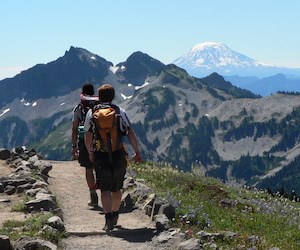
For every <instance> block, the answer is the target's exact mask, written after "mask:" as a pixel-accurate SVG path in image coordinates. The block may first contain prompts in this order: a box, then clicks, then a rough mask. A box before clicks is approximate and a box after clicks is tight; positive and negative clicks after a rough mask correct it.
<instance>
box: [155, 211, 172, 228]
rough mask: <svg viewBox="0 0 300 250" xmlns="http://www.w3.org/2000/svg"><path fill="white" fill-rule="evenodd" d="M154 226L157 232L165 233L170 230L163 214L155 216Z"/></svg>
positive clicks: (166, 218) (167, 220)
mask: <svg viewBox="0 0 300 250" xmlns="http://www.w3.org/2000/svg"><path fill="white" fill-rule="evenodd" d="M155 226H156V229H157V231H159V232H160V231H165V230H168V229H169V228H170V222H169V219H168V217H167V216H166V215H165V214H158V215H156V216H155Z"/></svg>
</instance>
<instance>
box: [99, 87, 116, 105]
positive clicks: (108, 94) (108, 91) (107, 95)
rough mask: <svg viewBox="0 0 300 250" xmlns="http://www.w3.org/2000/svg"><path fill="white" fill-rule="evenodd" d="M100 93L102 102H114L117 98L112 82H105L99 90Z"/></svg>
mask: <svg viewBox="0 0 300 250" xmlns="http://www.w3.org/2000/svg"><path fill="white" fill-rule="evenodd" d="M98 95H99V101H100V102H112V100H113V99H114V98H115V89H114V87H113V86H111V85H110V84H103V85H102V86H101V87H100V88H99V90H98Z"/></svg>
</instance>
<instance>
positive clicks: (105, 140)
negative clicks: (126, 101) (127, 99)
mask: <svg viewBox="0 0 300 250" xmlns="http://www.w3.org/2000/svg"><path fill="white" fill-rule="evenodd" d="M93 119H94V123H95V138H96V150H97V151H101V152H105V153H108V154H109V159H110V161H112V152H115V151H118V150H120V149H121V148H123V147H124V146H123V136H124V135H126V134H127V127H126V126H125V124H124V123H123V121H122V118H121V115H120V108H119V107H118V106H116V105H113V104H98V105H96V106H94V108H93Z"/></svg>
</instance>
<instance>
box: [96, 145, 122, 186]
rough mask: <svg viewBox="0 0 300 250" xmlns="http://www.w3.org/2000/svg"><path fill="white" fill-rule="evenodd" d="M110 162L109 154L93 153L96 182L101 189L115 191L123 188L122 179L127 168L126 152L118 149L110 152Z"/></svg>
mask: <svg viewBox="0 0 300 250" xmlns="http://www.w3.org/2000/svg"><path fill="white" fill-rule="evenodd" d="M112 159H113V161H112V163H110V161H109V154H108V153H103V152H97V153H95V162H96V164H95V170H96V178H97V184H98V187H99V188H100V190H101V191H110V192H116V191H118V190H120V189H122V188H123V181H124V177H125V174H126V168H127V153H126V151H125V150H124V149H120V150H118V151H116V152H113V153H112Z"/></svg>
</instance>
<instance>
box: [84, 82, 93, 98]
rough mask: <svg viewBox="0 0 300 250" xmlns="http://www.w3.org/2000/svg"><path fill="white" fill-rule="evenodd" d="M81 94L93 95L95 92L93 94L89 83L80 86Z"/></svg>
mask: <svg viewBox="0 0 300 250" xmlns="http://www.w3.org/2000/svg"><path fill="white" fill-rule="evenodd" d="M82 94H85V95H94V94H95V92H94V86H93V84H91V83H89V82H88V83H85V84H84V85H83V86H82Z"/></svg>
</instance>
